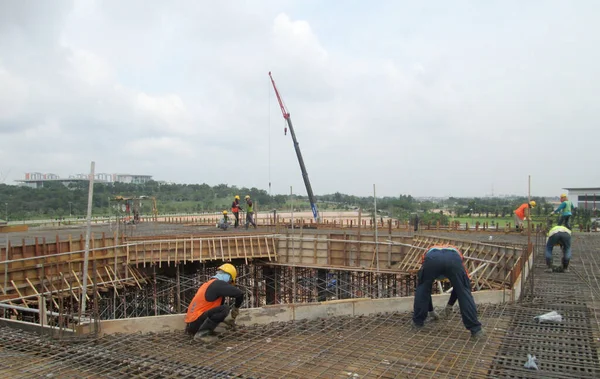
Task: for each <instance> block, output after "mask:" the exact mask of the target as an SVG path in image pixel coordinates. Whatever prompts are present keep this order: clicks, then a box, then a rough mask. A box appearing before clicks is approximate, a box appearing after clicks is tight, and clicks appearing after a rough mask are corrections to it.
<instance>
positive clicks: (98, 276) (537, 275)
mask: <svg viewBox="0 0 600 379" xmlns="http://www.w3.org/2000/svg"><path fill="white" fill-rule="evenodd" d="M363 221H364V220H362V221H361V222H358V223H356V224H355V223H352V224H353V225H350V222H344V221H342V220H339V222H336V221H332V222H328V223H326V224H324V223H320V224H319V223H312V222H309V221H306V224H304V222H305V221H304V220H294V222H295V224H296V225H295V227H293V228H292V227H291V222H292V220H289V219H288V220H284V219H275V220H272V219H269V218H267V217H265V218H263V222H262V223H260V222H259V225H258V228H257V229H256V230H255V229H251V230H249V231H245V230H239V231H238V230H230V231H227V232H217V231H216V229H215V227H214V224H212V225H211V223H212V222H213V220H207V219H190V220H181V219H172V220H165V221H161V222H157V221H152V220H144V221H142V222H141V223H139V224H137V225H135V226H134V227H132V228H131V229H129V230H127V229H125V228H124V227H123V226H122V228H123V229H121V231H118V230H115V228H114V225H106V224H104V225H96V226H93V227H92V228H91V230H92V233H91V234H90V238H89V246H88V249H87V250H88V254H89V256H88V260H89V262H88V267H87V270H84V266H85V264H84V263H85V259H84V255H85V251H86V249H85V237H84V233H85V231H84V230H83V229H81V228H80V229H70V230H68V231H65V230H61V231H60V233H59V232H57V231H56V230H42V229H40V230H30V231H28V232H26V233H7V234H6V241H7V242H6V247H4V248H2V249H0V253H1V255H0V256H1V257H2V262H0V275H1V276H2V278H3V284H2V295H1V297H0V299H1V300H0V307H2V310H1V311H0V314H1V315H2V316H3V318H1V319H0V324H1V326H0V335H1V338H0V354H1V355H2V357H3V359H2V360H1V363H0V375H1V376H2V377H15V378H17V377H18V378H38V377H56V378H82V377H85V378H131V377H139V378H186V377H187V378H432V377H436V378H437V377H444V378H446V377H448V378H459V377H468V378H524V377H535V378H597V377H600V360H599V358H600V355H599V353H598V349H599V347H600V322H599V321H598V317H599V316H600V311H599V309H600V308H599V306H600V303H599V302H598V299H599V297H600V283H599V282H598V279H597V278H598V277H599V276H600V265H599V263H600V262H598V258H597V257H598V256H599V255H600V236H599V235H598V234H597V233H578V234H575V235H574V243H573V259H572V269H571V271H570V272H568V273H546V272H544V270H543V269H544V261H543V249H544V246H545V242H546V238H545V234H544V232H543V231H537V230H535V229H533V228H532V230H530V231H529V232H528V233H516V232H514V231H513V230H512V229H511V228H508V227H507V228H503V229H501V230H496V229H487V228H479V227H478V228H477V229H476V228H474V227H470V228H469V227H466V228H460V227H441V226H439V225H433V226H432V225H428V226H426V227H424V228H423V229H422V230H420V231H418V232H414V231H413V230H411V229H410V228H409V227H408V225H404V224H401V223H392V222H391V221H390V222H387V223H377V224H373V225H368V224H367V223H365V222H363ZM334 224H335V226H334ZM307 225H308V226H310V227H301V226H307ZM299 226H300V227H299ZM67 232H68V234H66V233H67ZM25 235H26V236H27V238H25ZM36 235H37V236H36ZM439 244H451V245H454V246H456V247H458V248H459V249H461V251H463V253H464V257H465V265H466V267H467V269H468V270H469V272H470V273H471V281H472V290H473V296H474V298H475V302H476V304H477V308H478V314H479V318H480V321H481V323H482V325H483V328H484V330H485V332H486V335H485V337H484V338H483V339H481V340H478V341H473V340H471V339H470V338H469V333H468V331H467V330H466V329H465V328H464V326H463V324H462V322H461V318H460V313H459V312H458V311H457V310H455V311H454V313H453V314H452V315H451V316H450V317H449V318H447V319H443V320H439V321H431V322H427V323H426V324H425V327H424V328H422V329H421V330H414V329H413V328H412V327H411V322H412V319H411V317H412V307H413V299H414V297H413V295H414V291H415V285H416V275H415V273H416V270H417V269H418V268H419V267H420V265H421V256H422V254H423V251H424V250H426V249H427V248H428V247H429V246H432V245H439ZM556 250H560V249H555V255H556V256H555V260H559V259H560V257H559V256H558V254H559V252H558V251H556ZM223 262H230V263H232V264H233V265H234V266H235V267H236V268H237V270H238V280H237V283H236V284H237V286H238V287H239V288H240V289H242V290H243V292H244V294H245V296H244V303H243V307H242V309H241V312H240V315H239V317H238V319H237V327H236V328H224V327H222V326H219V327H218V328H217V331H218V332H219V338H218V342H216V343H214V344H212V345H210V346H206V345H202V344H198V343H197V342H195V341H194V340H193V339H192V337H191V336H189V335H186V334H185V333H184V329H185V322H184V313H185V312H186V310H187V306H188V304H189V303H190V301H191V299H192V298H193V296H194V294H195V292H196V291H197V289H198V287H199V286H200V284H201V283H203V282H205V281H206V280H208V279H209V278H210V277H211V276H212V275H214V274H215V271H216V267H217V266H218V265H220V264H221V263H223ZM450 290H451V288H449V284H448V283H442V282H438V283H437V285H435V286H434V289H433V293H434V295H433V302H434V306H436V307H441V306H443V305H444V304H445V303H446V301H447V298H448V296H449V292H450ZM457 308H458V307H457ZM551 311H556V312H558V313H559V314H560V315H561V316H562V320H561V321H560V322H550V323H547V322H539V321H538V320H537V319H536V316H539V315H542V314H545V313H548V312H551ZM528 354H530V355H531V356H535V357H536V361H535V362H536V364H537V368H538V369H537V370H535V369H531V368H526V367H525V366H524V365H525V363H527V361H528Z"/></svg>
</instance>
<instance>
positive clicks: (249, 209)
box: [245, 195, 256, 230]
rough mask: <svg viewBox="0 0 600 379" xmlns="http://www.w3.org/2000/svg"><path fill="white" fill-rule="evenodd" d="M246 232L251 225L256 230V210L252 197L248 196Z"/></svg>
mask: <svg viewBox="0 0 600 379" xmlns="http://www.w3.org/2000/svg"><path fill="white" fill-rule="evenodd" d="M245 199H246V230H248V227H249V226H250V224H252V225H254V229H256V222H254V209H253V204H252V200H251V199H250V195H246V197H245Z"/></svg>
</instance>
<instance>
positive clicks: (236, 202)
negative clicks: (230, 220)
mask: <svg viewBox="0 0 600 379" xmlns="http://www.w3.org/2000/svg"><path fill="white" fill-rule="evenodd" d="M231 212H232V213H233V217H235V224H234V226H233V227H234V228H237V227H238V226H240V197H239V196H238V195H235V198H234V199H233V203H231Z"/></svg>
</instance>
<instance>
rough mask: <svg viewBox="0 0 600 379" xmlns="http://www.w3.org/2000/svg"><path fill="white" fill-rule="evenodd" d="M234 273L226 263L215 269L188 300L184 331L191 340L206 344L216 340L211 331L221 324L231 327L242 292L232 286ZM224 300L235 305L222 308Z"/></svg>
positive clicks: (237, 310) (239, 304)
mask: <svg viewBox="0 0 600 379" xmlns="http://www.w3.org/2000/svg"><path fill="white" fill-rule="evenodd" d="M236 277H237V270H236V269H235V267H233V265H232V264H230V263H225V264H223V265H221V266H219V268H218V271H217V273H216V275H215V276H213V277H212V279H211V280H209V281H208V282H206V283H204V284H202V285H201V286H200V288H199V289H198V292H196V295H195V296H194V298H193V299H192V301H191V303H190V305H189V307H188V310H187V313H186V315H185V322H186V327H185V332H186V333H187V334H190V335H194V340H196V341H200V342H204V343H210V342H214V341H215V340H216V339H217V336H216V335H215V333H214V330H215V328H216V327H217V325H219V324H220V323H221V322H224V323H226V324H228V325H229V326H232V327H233V326H234V325H235V319H236V318H237V316H238V314H239V312H240V311H239V309H240V307H241V305H242V302H243V301H244V293H243V292H242V291H241V290H240V289H239V288H237V287H235V279H236ZM226 297H233V298H234V299H235V304H233V307H231V311H230V308H229V307H227V306H226V305H224V302H225V298H226Z"/></svg>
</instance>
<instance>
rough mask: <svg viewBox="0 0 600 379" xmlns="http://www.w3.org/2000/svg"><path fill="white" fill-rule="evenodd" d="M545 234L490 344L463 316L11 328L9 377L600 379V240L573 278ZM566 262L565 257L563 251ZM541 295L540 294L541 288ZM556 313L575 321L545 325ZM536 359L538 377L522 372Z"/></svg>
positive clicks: (1, 343)
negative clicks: (188, 331)
mask: <svg viewBox="0 0 600 379" xmlns="http://www.w3.org/2000/svg"><path fill="white" fill-rule="evenodd" d="M544 244H545V238H543V236H542V237H538V238H537V244H536V250H535V263H534V272H533V280H534V282H533V284H534V285H533V286H532V285H531V282H529V283H526V284H525V285H524V287H523V288H524V290H525V293H524V296H523V298H522V302H519V303H517V304H507V305H482V304H479V306H478V310H479V316H480V319H481V322H482V324H483V326H484V328H485V330H486V333H487V334H486V336H485V337H484V338H483V339H482V340H480V341H478V342H473V341H471V340H470V339H469V333H468V332H467V331H466V330H465V329H464V327H463V325H462V322H461V319H460V314H459V313H458V312H455V313H454V314H452V316H451V317H450V318H449V319H448V320H442V321H439V322H430V323H426V325H425V327H424V328H423V329H421V330H418V331H415V330H413V329H412V327H411V314H410V312H407V313H388V314H378V315H373V316H369V317H357V318H351V317H336V318H329V319H322V320H316V321H302V322H295V323H276V324H270V325H264V326H255V327H249V328H241V329H238V330H237V331H224V332H223V333H222V334H221V336H220V339H219V341H218V342H216V343H215V344H213V345H211V346H210V347H209V348H207V347H205V346H202V345H200V344H198V343H196V342H194V341H193V340H192V339H191V337H189V336H186V335H184V334H183V332H176V333H163V334H147V335H139V334H136V335H115V336H107V337H103V338H100V339H98V340H87V341H82V342H79V343H76V342H63V343H60V342H57V341H53V340H49V339H46V338H40V337H38V336H37V335H34V334H29V333H26V332H22V331H17V330H14V329H7V328H0V357H4V358H5V359H3V360H1V361H0V376H3V377H23V378H36V377H42V376H46V375H47V374H48V373H52V375H53V376H54V377H61V378H63V377H64V378H71V377H72V378H80V377H81V378H105V377H110V378H126V377H127V378H130V377H133V378H136V377H139V378H142V377H143V378H174V377H177V378H432V377H435V378H485V377H493V378H527V377H532V378H597V377H600V363H599V360H598V348H599V343H598V330H599V328H598V321H597V320H598V318H597V316H598V314H597V313H598V293H599V291H598V288H599V282H598V281H597V280H596V278H597V277H598V276H600V266H599V265H598V262H597V258H596V257H597V256H598V254H600V236H580V235H576V236H575V238H574V245H573V260H572V263H571V272H569V273H560V274H559V273H544V272H543V269H544V261H543V245H544ZM554 254H555V256H554V259H555V263H558V262H560V258H561V257H560V256H559V254H560V249H555V251H554ZM532 290H533V291H532ZM551 310H556V311H558V312H559V313H560V314H561V315H563V317H564V320H563V322H561V323H556V324H538V323H537V322H536V321H535V320H534V317H535V316H537V315H540V314H543V313H546V312H548V311H551ZM527 354H534V355H536V356H537V358H538V361H537V364H538V367H539V368H540V370H539V371H534V370H529V369H526V368H524V367H523V365H524V363H525V362H526V361H527Z"/></svg>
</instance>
